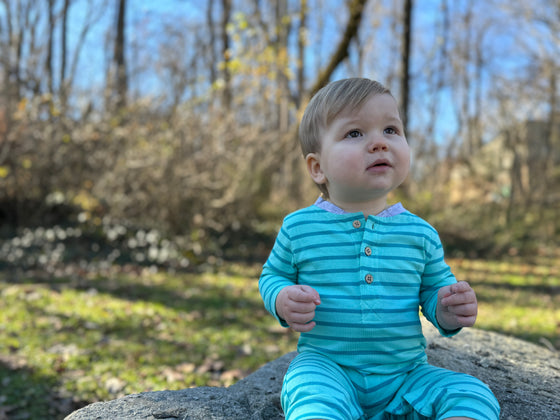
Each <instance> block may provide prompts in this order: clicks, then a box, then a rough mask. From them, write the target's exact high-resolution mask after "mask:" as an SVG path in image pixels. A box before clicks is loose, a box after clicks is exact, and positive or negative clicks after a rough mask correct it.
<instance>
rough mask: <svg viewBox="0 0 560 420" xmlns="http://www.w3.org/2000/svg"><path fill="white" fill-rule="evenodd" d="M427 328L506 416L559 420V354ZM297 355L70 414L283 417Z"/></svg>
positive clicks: (435, 348) (455, 366)
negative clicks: (287, 380) (241, 375)
mask: <svg viewBox="0 0 560 420" xmlns="http://www.w3.org/2000/svg"><path fill="white" fill-rule="evenodd" d="M425 334H426V337H427V339H428V348H427V353H428V358H429V360H430V363H431V364H433V365H436V366H441V367H445V368H448V369H451V370H455V371H458V372H465V373H469V374H471V375H474V376H476V377H478V378H480V379H481V380H483V381H484V382H486V383H487V384H488V385H489V386H490V388H492V390H493V391H494V393H495V395H496V397H497V398H498V400H499V401H500V405H501V406H502V414H501V417H500V418H501V419H508V420H509V419H516V420H518V419H519V420H523V419H527V420H552V419H560V358H559V353H558V352H554V351H551V350H548V349H546V348H544V347H540V346H537V345H534V344H531V343H527V342H525V341H521V340H518V339H515V338H512V337H506V336H503V335H500V334H496V333H491V332H485V331H481V330H476V329H465V330H464V331H462V332H461V333H460V334H459V335H457V336H455V337H453V338H444V337H441V336H439V335H438V334H437V332H436V331H435V329H434V328H433V327H431V326H430V327H426V328H425ZM294 356H295V352H294V353H289V354H287V355H285V356H283V357H281V358H279V359H277V360H275V361H273V362H271V363H268V364H266V365H265V366H263V367H262V368H261V369H259V370H258V371H256V372H255V373H253V374H252V375H250V376H248V377H246V378H245V379H243V380H241V381H239V382H238V383H236V384H235V385H232V386H230V387H229V388H211V387H201V388H192V389H184V390H181V391H157V392H144V393H141V394H135V395H129V396H126V397H123V398H119V399H116V400H113V401H108V402H99V403H94V404H91V405H89V406H87V407H84V408H82V409H81V410H78V411H76V412H74V413H72V414H71V415H69V416H68V417H66V420H93V419H123V420H125V419H145V420H153V419H160V420H161V419H181V420H217V419H228V420H261V419H262V420H277V419H278V420H280V419H283V418H284V416H283V414H282V409H281V408H280V399H279V394H280V388H281V386H282V378H283V376H284V373H285V372H286V369H287V367H288V365H289V363H290V361H291V360H292V359H293V357H294Z"/></svg>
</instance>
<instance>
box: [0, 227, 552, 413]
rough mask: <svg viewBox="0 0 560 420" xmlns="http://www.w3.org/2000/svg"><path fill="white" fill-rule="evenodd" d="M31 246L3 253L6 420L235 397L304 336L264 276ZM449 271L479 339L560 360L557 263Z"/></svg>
mask: <svg viewBox="0 0 560 420" xmlns="http://www.w3.org/2000/svg"><path fill="white" fill-rule="evenodd" d="M40 233H41V234H42V235H45V231H44V230H43V231H41V232H40ZM55 233H56V232H55ZM47 236H48V235H47ZM55 236H57V235H56V234H55ZM58 236H59V237H60V236H63V237H64V238H63V239H65V240H67V239H68V238H67V237H66V236H64V235H58ZM51 237H52V235H51ZM51 239H52V238H51ZM84 240H85V238H81V241H82V242H83V241H84ZM30 241H31V242H30ZM33 241H34V240H33ZM33 241H32V240H31V239H29V240H28V241H27V244H28V245H29V246H27V247H26V246H25V243H24V242H25V241H24V240H23V239H21V238H20V240H17V241H15V242H14V239H13V238H12V239H10V240H9V241H3V243H2V246H1V247H0V296H1V298H0V420H4V419H10V420H12V419H15V420H17V419H31V418H42V419H61V418H64V416H65V415H67V414H69V413H70V412H72V411H73V410H75V409H77V408H79V407H81V406H83V405H86V404H88V403H91V402H94V401H99V400H107V399H114V398H118V397H120V396H123V395H126V394H131V393H138V392H142V391H148V390H162V389H168V390H172V389H182V388H188V387H194V386H202V385H210V386H229V385H231V384H233V383H234V382H236V381H237V380H239V379H241V378H243V377H245V376H246V375H248V374H249V373H251V372H253V371H255V370H256V369H258V368H259V367H260V366H262V365H263V364H264V363H266V362H269V361H271V360H273V359H275V358H277V357H279V356H280V355H283V354H285V353H287V352H289V351H292V350H294V349H295V347H296V341H297V335H296V334H295V333H293V332H291V331H290V330H287V329H284V328H282V327H280V326H279V325H277V323H276V321H275V320H274V318H273V317H272V316H270V315H269V314H268V313H267V312H266V311H265V309H264V307H263V304H262V300H261V298H260V295H259V292H258V284H257V280H258V276H259V271H260V264H248V263H234V262H223V261H221V262H220V261H219V260H218V261H217V263H216V264H207V265H206V266H204V267H203V268H202V269H199V270H196V271H195V270H192V269H191V270H190V271H188V270H182V271H181V270H177V269H175V268H173V269H170V268H167V269H164V268H162V266H159V267H158V266H156V265H146V264H140V263H137V262H133V261H128V262H123V261H115V260H114V259H113V260H111V259H110V258H109V260H110V261H109V262H107V261H105V263H104V262H103V261H101V260H100V259H95V258H94V259H90V261H91V263H86V262H84V260H74V261H71V260H69V261H67V260H64V259H61V258H58V257H56V256H55V257H52V255H51V254H50V253H52V252H57V251H56V250H57V249H58V250H59V251H61V252H62V251H63V250H61V249H60V247H59V246H58V245H56V244H55V242H56V241H55V240H52V241H50V242H51V245H50V246H49V247H47V248H48V249H49V251H48V252H45V246H44V245H45V244H48V243H49V239H48V238H47V239H44V243H42V245H41V242H40V241H39V242H37V241H35V242H33ZM33 244H35V245H37V246H35V245H33ZM39 245H40V246H39ZM57 246H58V248H57ZM82 246H86V245H83V244H82ZM87 247H90V248H91V246H90V245H87ZM24 248H25V249H24ZM98 248H99V247H98V246H94V247H93V250H94V251H95V252H98V251H99V249H98ZM66 249H68V248H66ZM18 250H21V252H19V251H18ZM147 252H148V251H147ZM33 253H35V254H36V256H35V257H29V256H28V255H29V254H33ZM104 255H110V254H109V253H107V254H104ZM25 258H27V259H25ZM30 258H31V259H30ZM26 261H27V263H26ZM448 263H449V264H450V265H451V267H452V269H453V270H454V272H455V274H456V276H457V278H458V279H461V280H467V281H469V282H470V284H471V285H472V286H473V287H474V288H475V290H476V292H477V296H478V300H479V317H478V321H477V328H481V329H486V330H492V331H497V332H501V333H504V334H508V335H512V336H516V337H519V338H521V339H524V340H529V341H532V342H534V343H537V344H539V345H542V346H546V347H548V348H550V349H553V350H555V351H558V350H560V255H558V254H556V255H551V254H550V253H548V254H543V255H535V256H534V257H533V258H531V259H530V260H528V259H513V258H510V259H508V260H502V261H488V260H471V259H448Z"/></svg>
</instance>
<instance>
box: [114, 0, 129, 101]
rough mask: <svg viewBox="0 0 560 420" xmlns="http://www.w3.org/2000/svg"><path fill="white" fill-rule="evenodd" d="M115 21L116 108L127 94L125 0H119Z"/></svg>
mask: <svg viewBox="0 0 560 420" xmlns="http://www.w3.org/2000/svg"><path fill="white" fill-rule="evenodd" d="M117 6H118V9H117V21H116V36H115V50H114V56H113V60H114V66H115V90H116V92H115V93H116V102H115V106H116V107H117V109H120V108H123V107H125V106H126V104H127V94H128V75H127V66H126V53H125V50H126V39H125V33H126V0H119V2H118V4H117Z"/></svg>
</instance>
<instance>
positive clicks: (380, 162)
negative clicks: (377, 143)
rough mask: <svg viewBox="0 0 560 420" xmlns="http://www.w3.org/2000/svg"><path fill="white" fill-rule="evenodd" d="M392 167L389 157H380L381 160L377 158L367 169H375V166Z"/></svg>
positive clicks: (380, 167)
mask: <svg viewBox="0 0 560 420" xmlns="http://www.w3.org/2000/svg"><path fill="white" fill-rule="evenodd" d="M390 167H391V164H390V163H389V161H388V160H387V159H379V160H376V161H375V162H373V163H372V164H371V165H369V166H368V167H367V169H368V170H369V169H375V168H379V169H382V168H390Z"/></svg>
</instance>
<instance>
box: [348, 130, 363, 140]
mask: <svg viewBox="0 0 560 420" xmlns="http://www.w3.org/2000/svg"><path fill="white" fill-rule="evenodd" d="M361 135H362V133H361V131H359V130H350V131H349V132H348V133H346V135H345V136H344V138H356V137H360V136H361Z"/></svg>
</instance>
